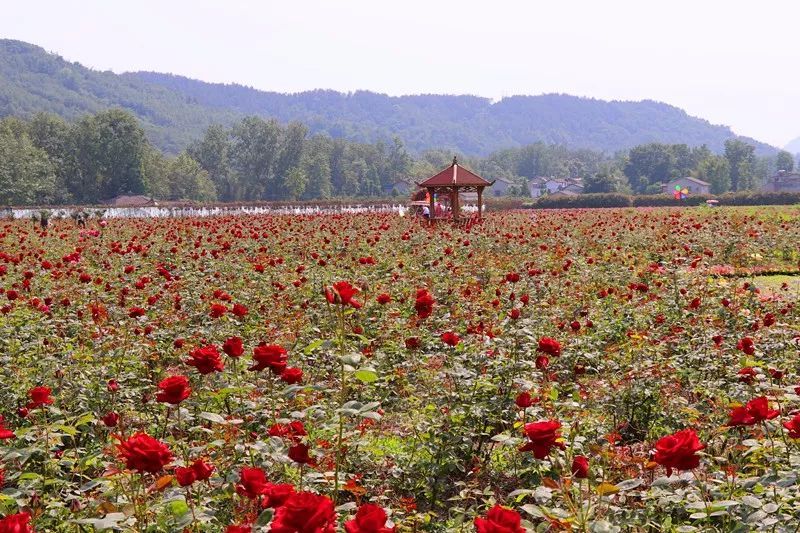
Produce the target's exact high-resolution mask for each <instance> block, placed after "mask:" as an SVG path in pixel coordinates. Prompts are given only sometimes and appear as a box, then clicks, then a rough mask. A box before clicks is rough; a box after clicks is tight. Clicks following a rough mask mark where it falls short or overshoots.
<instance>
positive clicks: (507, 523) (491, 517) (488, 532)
mask: <svg viewBox="0 0 800 533" xmlns="http://www.w3.org/2000/svg"><path fill="white" fill-rule="evenodd" d="M521 523H522V517H521V516H520V515H519V513H518V512H516V511H514V510H513V509H506V508H505V507H500V506H499V505H495V506H494V507H492V508H491V509H490V510H489V512H488V513H487V514H486V518H476V519H475V529H476V530H477V532H478V533H525V529H524V528H523V527H522V525H521Z"/></svg>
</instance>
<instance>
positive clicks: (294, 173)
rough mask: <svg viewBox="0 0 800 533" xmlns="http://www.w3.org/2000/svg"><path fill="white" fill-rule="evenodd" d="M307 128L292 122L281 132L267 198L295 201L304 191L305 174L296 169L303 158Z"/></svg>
mask: <svg viewBox="0 0 800 533" xmlns="http://www.w3.org/2000/svg"><path fill="white" fill-rule="evenodd" d="M306 135H308V128H306V127H305V126H304V125H302V124H300V123H298V122H292V123H290V124H289V125H288V126H287V127H286V130H285V131H283V133H282V135H281V142H280V147H279V150H280V153H279V155H278V159H277V161H276V163H275V180H274V182H273V187H272V189H271V190H269V191H267V198H269V199H272V200H275V199H278V200H282V199H286V198H290V199H296V198H298V197H299V196H300V195H301V194H303V190H305V174H304V173H303V171H302V170H301V169H299V168H298V166H299V165H300V159H301V158H302V157H303V145H304V144H305V142H306Z"/></svg>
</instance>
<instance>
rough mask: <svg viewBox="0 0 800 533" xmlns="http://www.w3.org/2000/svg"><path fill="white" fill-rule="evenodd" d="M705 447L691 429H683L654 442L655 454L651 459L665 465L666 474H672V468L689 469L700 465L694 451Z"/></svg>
mask: <svg viewBox="0 0 800 533" xmlns="http://www.w3.org/2000/svg"><path fill="white" fill-rule="evenodd" d="M702 449H705V445H703V444H701V443H700V440H699V439H698V438H697V434H696V433H695V432H694V430H692V429H684V430H682V431H678V432H677V433H673V434H672V435H667V436H666V437H661V438H660V439H659V440H658V442H656V454H655V456H654V457H653V460H654V461H655V462H656V463H658V464H660V465H661V466H664V467H666V469H667V475H668V476H671V475H672V469H673V468H676V469H678V470H691V469H692V468H697V467H698V466H700V457H699V456H697V455H695V453H696V452H699V451H700V450H702Z"/></svg>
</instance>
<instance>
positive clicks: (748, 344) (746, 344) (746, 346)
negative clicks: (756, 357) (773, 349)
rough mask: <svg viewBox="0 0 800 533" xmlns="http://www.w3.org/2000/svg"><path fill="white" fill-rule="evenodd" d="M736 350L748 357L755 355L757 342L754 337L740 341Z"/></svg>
mask: <svg viewBox="0 0 800 533" xmlns="http://www.w3.org/2000/svg"><path fill="white" fill-rule="evenodd" d="M736 349H737V350H741V351H743V352H744V353H746V354H747V355H753V354H755V353H756V346H755V341H754V340H753V338H752V337H744V338H742V339H739V342H737V343H736Z"/></svg>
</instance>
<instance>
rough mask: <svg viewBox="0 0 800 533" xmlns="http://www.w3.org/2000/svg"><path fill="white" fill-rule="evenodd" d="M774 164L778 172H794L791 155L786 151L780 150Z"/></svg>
mask: <svg viewBox="0 0 800 533" xmlns="http://www.w3.org/2000/svg"><path fill="white" fill-rule="evenodd" d="M776 164H777V166H778V170H785V171H786V172H791V171H793V170H794V157H792V154H790V153H789V152H787V151H786V150H781V151H780V152H778V156H777V161H776Z"/></svg>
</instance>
